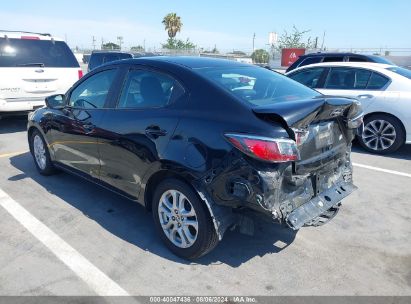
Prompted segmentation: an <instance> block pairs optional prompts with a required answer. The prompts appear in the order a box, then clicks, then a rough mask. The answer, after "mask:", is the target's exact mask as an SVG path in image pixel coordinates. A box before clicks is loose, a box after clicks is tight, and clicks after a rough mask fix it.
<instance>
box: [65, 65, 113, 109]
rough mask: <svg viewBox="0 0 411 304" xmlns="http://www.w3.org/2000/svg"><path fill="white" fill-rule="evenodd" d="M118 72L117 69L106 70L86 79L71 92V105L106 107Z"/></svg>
mask: <svg viewBox="0 0 411 304" xmlns="http://www.w3.org/2000/svg"><path fill="white" fill-rule="evenodd" d="M116 72H117V70H116V69H113V70H106V71H102V72H99V73H97V74H95V75H93V76H90V77H89V78H87V79H86V80H84V81H83V82H82V83H80V84H79V85H78V86H77V87H76V88H75V89H74V90H73V91H72V92H71V95H70V100H69V106H70V107H73V108H82V109H101V108H104V104H105V103H106V99H107V96H108V93H109V91H110V87H111V85H112V84H113V81H114V78H115V76H116Z"/></svg>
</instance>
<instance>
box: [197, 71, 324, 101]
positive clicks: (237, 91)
mask: <svg viewBox="0 0 411 304" xmlns="http://www.w3.org/2000/svg"><path fill="white" fill-rule="evenodd" d="M195 70H196V71H197V72H198V73H199V74H201V75H202V76H204V77H206V78H208V79H209V80H211V81H212V82H214V83H216V84H217V85H219V86H220V87H223V88H224V89H226V90H227V91H229V92H230V93H232V94H233V95H235V96H237V97H239V98H240V99H242V100H244V101H246V102H249V103H251V104H253V105H256V106H261V105H266V104H272V103H276V102H283V101H293V100H301V99H311V98H314V97H317V96H320V95H321V94H320V93H319V92H317V91H314V90H312V89H310V88H308V87H306V86H304V85H302V84H300V83H298V82H296V81H294V80H292V79H290V78H288V77H285V76H283V75H281V74H279V73H276V72H273V71H270V70H268V69H265V68H260V67H253V66H243V67H241V66H240V67H235V66H234V67H233V66H230V67H224V68H201V69H195Z"/></svg>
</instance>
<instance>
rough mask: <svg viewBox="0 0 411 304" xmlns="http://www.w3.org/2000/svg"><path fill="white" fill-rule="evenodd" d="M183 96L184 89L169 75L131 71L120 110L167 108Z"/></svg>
mask: <svg viewBox="0 0 411 304" xmlns="http://www.w3.org/2000/svg"><path fill="white" fill-rule="evenodd" d="M183 94H184V89H183V88H182V87H181V86H180V85H179V83H178V82H177V81H176V80H175V79H173V78H172V77H170V76H168V75H165V74H161V73H157V72H152V71H145V70H131V71H130V72H129V73H128V75H127V77H126V81H125V85H124V87H123V90H122V92H121V96H120V101H119V103H118V108H127V109H143V108H158V107H165V106H167V105H169V104H171V103H172V102H173V101H175V100H177V99H178V98H180V97H181V96H182V95H183Z"/></svg>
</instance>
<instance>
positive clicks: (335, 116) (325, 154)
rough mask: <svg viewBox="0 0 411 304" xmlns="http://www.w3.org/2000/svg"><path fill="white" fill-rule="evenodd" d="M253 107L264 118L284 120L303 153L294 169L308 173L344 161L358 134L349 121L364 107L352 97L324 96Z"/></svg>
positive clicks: (278, 121)
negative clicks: (349, 126)
mask: <svg viewBox="0 0 411 304" xmlns="http://www.w3.org/2000/svg"><path fill="white" fill-rule="evenodd" d="M253 111H254V113H255V114H256V115H257V116H258V117H260V118H262V119H265V120H269V121H274V122H277V123H281V124H283V126H284V127H285V128H286V129H287V131H288V133H289V134H290V137H291V138H293V137H294V138H293V139H294V140H296V142H297V146H298V150H299V153H300V160H299V161H298V162H295V164H296V166H295V170H296V173H298V174H306V173H309V172H312V171H313V170H319V169H321V168H322V167H324V166H330V165H332V166H335V167H337V166H339V165H340V164H341V162H342V161H343V160H344V159H345V156H346V153H347V152H348V151H349V149H350V145H351V141H352V140H353V138H354V134H355V130H353V129H349V128H348V126H347V121H348V120H349V119H350V118H351V117H354V116H355V115H356V114H357V113H359V112H361V109H360V108H359V106H358V103H357V102H355V100H353V99H349V98H337V97H326V96H322V97H319V98H314V99H310V100H301V101H290V102H279V103H273V104H270V105H264V106H258V107H255V108H253Z"/></svg>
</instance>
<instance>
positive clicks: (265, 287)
mask: <svg viewBox="0 0 411 304" xmlns="http://www.w3.org/2000/svg"><path fill="white" fill-rule="evenodd" d="M25 128H26V120H25V118H24V117H18V118H5V119H2V120H0V190H1V191H0V216H1V221H0V244H1V245H0V295H95V294H100V295H101V294H111V293H112V294H121V292H125V293H127V294H130V295H411V242H410V239H411V200H410V197H411V178H410V177H409V176H406V175H398V174H396V171H398V172H399V173H405V174H411V145H408V146H405V147H403V148H402V149H401V150H400V151H398V152H397V153H394V154H392V155H389V156H376V155H370V154H368V153H365V152H364V151H363V150H361V149H360V148H359V147H354V152H353V155H352V158H353V161H354V163H356V164H358V166H356V167H355V173H354V179H355V184H356V185H357V186H358V187H359V190H358V191H356V192H355V193H354V194H352V195H351V196H350V197H348V198H347V199H345V200H344V201H343V207H342V209H341V211H340V212H339V214H338V215H337V216H336V218H335V219H333V221H331V222H330V223H328V224H326V225H324V226H322V227H317V228H303V229H301V230H300V231H298V232H293V231H291V230H289V229H286V228H282V227H280V226H278V225H272V224H271V225H270V224H267V223H257V227H256V233H255V235H254V236H253V237H251V236H246V235H243V234H240V233H239V232H238V231H228V232H227V233H226V235H225V237H224V239H223V241H222V242H221V243H220V244H219V245H218V247H217V248H216V249H215V250H214V251H213V252H211V253H210V254H208V255H207V256H205V257H203V258H201V259H199V260H198V261H196V262H188V261H185V260H182V259H179V258H177V257H175V256H174V255H173V254H171V253H170V252H169V251H168V250H167V249H166V248H165V246H164V245H163V244H162V243H161V241H160V239H159V237H158V236H157V235H156V233H155V230H154V224H153V221H152V217H151V214H149V213H148V212H146V211H145V210H144V208H142V207H141V206H139V205H137V204H135V203H133V202H130V201H127V200H125V199H123V198H121V197H119V196H117V195H115V194H113V193H111V192H109V191H107V190H105V189H102V188H100V187H98V186H96V185H94V184H91V183H89V182H85V181H83V180H80V179H79V178H78V177H75V176H71V175H68V174H66V173H60V174H57V175H55V176H52V177H44V176H41V175H39V174H38V173H37V171H36V169H35V167H34V163H33V160H32V158H31V155H30V154H29V153H28V146H27V140H26V132H25ZM360 165H365V166H370V168H368V167H367V168H365V167H361V166H360ZM371 167H375V168H377V169H378V168H382V169H386V170H391V171H392V173H387V172H381V171H376V170H375V169H372V168H371ZM2 192H3V194H4V195H3V196H2V195H1V193H2ZM22 208H24V209H22ZM26 211H27V213H26ZM13 212H14V214H13ZM102 287H104V288H102Z"/></svg>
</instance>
